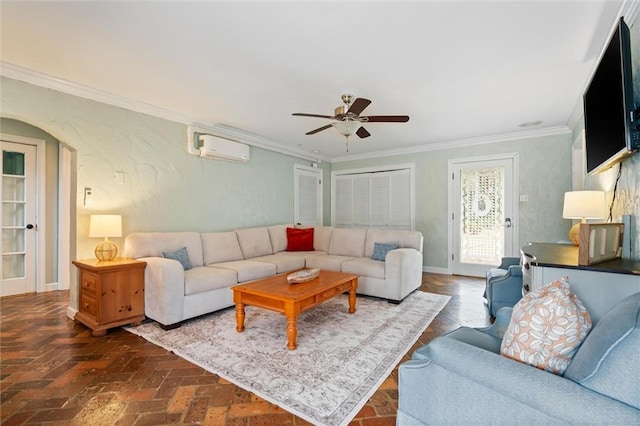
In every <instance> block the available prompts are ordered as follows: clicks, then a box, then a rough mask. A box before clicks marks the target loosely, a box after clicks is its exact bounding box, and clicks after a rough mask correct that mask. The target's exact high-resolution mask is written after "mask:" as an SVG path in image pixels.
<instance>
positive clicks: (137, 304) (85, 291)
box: [72, 259, 147, 336]
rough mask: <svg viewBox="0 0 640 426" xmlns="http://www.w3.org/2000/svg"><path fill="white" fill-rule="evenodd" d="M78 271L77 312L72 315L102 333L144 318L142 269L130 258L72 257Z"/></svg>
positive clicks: (136, 322) (143, 263) (143, 267)
mask: <svg viewBox="0 0 640 426" xmlns="http://www.w3.org/2000/svg"><path fill="white" fill-rule="evenodd" d="M72 263H73V264H74V265H76V266H77V267H78V270H79V277H78V281H79V294H78V301H79V311H78V313H76V316H75V318H74V320H75V321H77V322H81V323H83V324H84V325H86V326H87V327H89V328H90V329H91V330H93V333H92V334H93V335H94V336H104V335H105V334H106V333H107V330H108V329H110V328H113V327H118V326H121V325H125V324H132V325H139V324H140V323H141V322H142V321H143V320H144V269H145V268H146V266H147V264H146V262H141V261H139V260H134V259H115V260H112V261H102V262H101V261H99V260H97V259H85V260H74V261H73V262H72Z"/></svg>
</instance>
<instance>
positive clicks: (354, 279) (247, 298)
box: [231, 271, 358, 350]
mask: <svg viewBox="0 0 640 426" xmlns="http://www.w3.org/2000/svg"><path fill="white" fill-rule="evenodd" d="M287 275H288V273H287V274H280V275H275V276H273V277H269V278H264V279H261V280H256V281H251V282H250V283H246V284H240V285H236V286H234V287H231V289H232V290H233V301H234V303H235V304H236V330H237V331H238V332H243V331H244V316H245V315H244V307H245V305H252V306H259V307H261V308H265V309H270V310H272V311H276V312H280V313H283V314H284V315H285V316H286V317H287V348H288V349H289V350H294V349H295V348H296V346H297V345H296V339H297V336H298V326H297V320H298V315H299V314H300V313H301V312H304V311H306V310H307V309H310V308H313V307H314V306H317V305H319V304H321V303H322V302H324V301H325V300H328V299H330V298H332V297H334V296H336V295H338V294H342V293H344V292H346V291H348V292H349V313H350V314H352V313H354V312H355V311H356V289H357V288H358V276H357V275H352V274H345V273H342V272H334V271H320V274H319V275H318V277H317V278H315V279H313V280H311V281H308V282H306V283H300V284H289V283H288V282H287Z"/></svg>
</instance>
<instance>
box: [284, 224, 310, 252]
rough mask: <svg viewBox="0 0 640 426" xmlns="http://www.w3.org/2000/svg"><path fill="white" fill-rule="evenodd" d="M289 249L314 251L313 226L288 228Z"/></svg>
mask: <svg viewBox="0 0 640 426" xmlns="http://www.w3.org/2000/svg"><path fill="white" fill-rule="evenodd" d="M287 251H313V228H307V229H298V228H287Z"/></svg>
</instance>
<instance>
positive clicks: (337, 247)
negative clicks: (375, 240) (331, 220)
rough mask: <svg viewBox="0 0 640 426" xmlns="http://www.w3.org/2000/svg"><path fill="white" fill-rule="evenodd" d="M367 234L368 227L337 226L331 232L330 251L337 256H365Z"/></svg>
mask: <svg viewBox="0 0 640 426" xmlns="http://www.w3.org/2000/svg"><path fill="white" fill-rule="evenodd" d="M366 235H367V230H366V229H342V228H335V229H334V230H333V231H332V232H331V243H330V244H329V250H328V252H329V254H332V255H337V256H351V257H363V256H364V241H365V236H366Z"/></svg>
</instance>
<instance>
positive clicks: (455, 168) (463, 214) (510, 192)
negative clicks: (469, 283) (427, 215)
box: [451, 158, 517, 277]
mask: <svg viewBox="0 0 640 426" xmlns="http://www.w3.org/2000/svg"><path fill="white" fill-rule="evenodd" d="M451 175H452V185H453V188H452V189H453V191H452V192H453V194H452V196H453V203H451V205H452V206H453V209H452V211H451V219H452V228H453V229H452V231H453V250H452V253H451V265H452V268H451V269H452V272H453V273H454V274H458V275H468V276H477V277H482V276H484V275H485V273H486V270H487V269H488V268H490V267H494V266H496V265H498V264H499V263H500V260H501V258H502V257H503V256H511V255H513V253H514V248H515V245H516V237H517V232H516V225H517V223H516V222H517V221H516V217H515V214H516V209H515V205H514V200H515V199H516V197H515V188H516V185H515V184H514V159H513V158H503V159H494V160H479V161H464V162H457V163H455V162H454V163H453V164H452V173H451Z"/></svg>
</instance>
